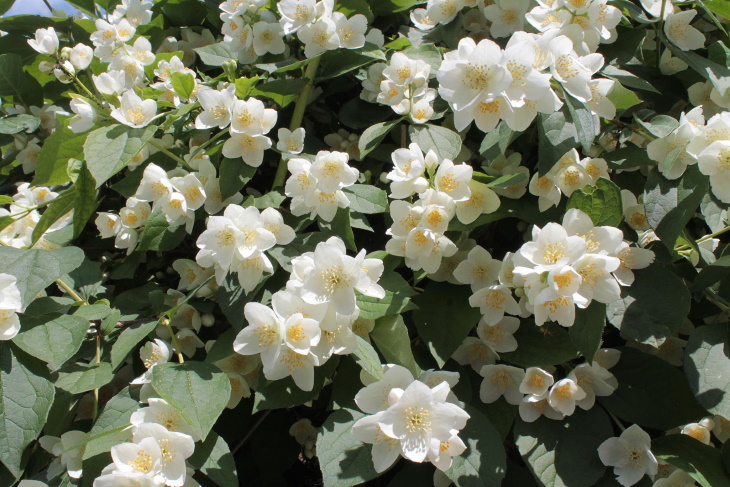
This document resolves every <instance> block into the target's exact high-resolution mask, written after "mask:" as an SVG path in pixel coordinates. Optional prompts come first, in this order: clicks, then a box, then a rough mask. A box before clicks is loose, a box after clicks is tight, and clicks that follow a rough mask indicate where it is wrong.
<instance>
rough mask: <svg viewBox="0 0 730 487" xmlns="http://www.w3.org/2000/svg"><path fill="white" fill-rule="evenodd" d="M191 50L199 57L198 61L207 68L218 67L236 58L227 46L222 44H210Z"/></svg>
mask: <svg viewBox="0 0 730 487" xmlns="http://www.w3.org/2000/svg"><path fill="white" fill-rule="evenodd" d="M193 50H194V51H195V53H196V54H197V55H198V56H199V57H200V60H201V61H203V63H204V64H207V65H208V66H220V65H222V64H223V63H225V62H227V61H230V60H232V59H235V58H236V57H237V56H234V55H233V54H232V53H231V51H230V50H229V49H228V46H226V45H225V44H224V43H222V42H218V43H216V44H210V45H209V46H204V47H198V48H195V49H193Z"/></svg>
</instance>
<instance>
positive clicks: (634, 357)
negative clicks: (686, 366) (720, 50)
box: [598, 347, 707, 431]
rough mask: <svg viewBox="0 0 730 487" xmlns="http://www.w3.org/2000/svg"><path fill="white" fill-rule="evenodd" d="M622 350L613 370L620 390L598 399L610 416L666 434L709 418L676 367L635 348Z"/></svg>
mask: <svg viewBox="0 0 730 487" xmlns="http://www.w3.org/2000/svg"><path fill="white" fill-rule="evenodd" d="M620 351H621V359H620V360H619V362H618V364H616V365H614V366H613V367H612V368H611V373H612V374H613V375H614V376H615V377H616V380H618V389H616V391H614V393H613V394H611V395H610V396H605V397H599V398H598V401H599V402H600V403H601V404H602V405H603V406H604V407H605V408H606V409H608V410H609V411H610V412H611V413H613V414H615V415H616V416H618V417H619V418H620V419H623V420H624V421H627V422H629V423H636V424H638V425H640V426H643V427H645V428H653V429H658V430H663V431H665V430H669V429H671V428H674V427H676V426H681V425H685V424H687V423H693V422H696V421H699V420H700V419H702V418H703V417H705V416H706V415H707V413H706V412H705V410H704V409H702V408H701V407H700V405H699V404H697V401H696V400H695V398H694V395H693V394H692V391H691V390H690V388H689V385H688V384H687V379H686V378H685V376H684V374H682V372H681V371H679V370H678V369H677V368H675V367H673V366H671V365H669V364H668V363H667V362H665V361H664V360H662V359H660V358H658V357H654V356H652V355H648V354H645V353H642V352H639V351H637V350H634V349H632V348H627V347H623V348H620Z"/></svg>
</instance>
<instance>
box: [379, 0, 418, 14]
mask: <svg viewBox="0 0 730 487" xmlns="http://www.w3.org/2000/svg"><path fill="white" fill-rule="evenodd" d="M418 3H420V2H419V0H381V1H378V2H372V3H371V4H370V8H371V9H373V13H374V14H375V15H390V14H393V13H396V12H402V11H404V10H408V9H409V8H411V7H412V6H414V5H416V4H418Z"/></svg>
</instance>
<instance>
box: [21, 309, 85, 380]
mask: <svg viewBox="0 0 730 487" xmlns="http://www.w3.org/2000/svg"><path fill="white" fill-rule="evenodd" d="M20 325H21V326H20V332H18V335H17V336H16V337H15V338H14V339H13V341H14V342H15V344H16V345H17V346H18V347H20V348H21V349H23V350H24V351H25V352H27V353H29V354H31V355H32V356H34V357H36V358H38V359H40V360H42V361H44V362H46V363H47V364H48V365H50V366H51V368H52V369H54V370H57V369H59V368H61V366H62V365H63V364H64V363H65V362H66V361H67V360H68V359H70V358H71V357H73V356H74V355H75V354H76V352H78V350H79V348H81V344H82V343H83V341H84V338H86V334H87V332H88V331H89V321H88V320H85V319H83V318H80V317H78V316H72V315H60V316H59V315H51V317H50V319H49V317H48V316H47V315H40V316H38V315H35V316H34V315H21V317H20Z"/></svg>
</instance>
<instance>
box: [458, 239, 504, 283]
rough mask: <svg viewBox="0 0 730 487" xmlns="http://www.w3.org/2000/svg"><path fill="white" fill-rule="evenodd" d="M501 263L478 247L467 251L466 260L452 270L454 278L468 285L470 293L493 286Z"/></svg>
mask: <svg viewBox="0 0 730 487" xmlns="http://www.w3.org/2000/svg"><path fill="white" fill-rule="evenodd" d="M501 267H502V262H501V261H499V260H496V259H493V258H492V255H491V254H490V253H489V252H488V251H487V250H486V249H485V248H484V247H481V246H479V245H477V246H476V247H474V248H473V249H471V250H470V251H469V255H468V256H467V258H466V260H464V261H463V262H462V263H461V264H459V265H458V266H457V267H456V269H455V270H454V277H455V278H456V279H457V280H458V281H459V282H461V283H463V284H470V285H471V290H472V292H475V291H478V290H479V289H481V288H483V287H488V286H491V285H492V284H494V283H495V282H496V281H497V278H498V277H499V270H500V269H501Z"/></svg>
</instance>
